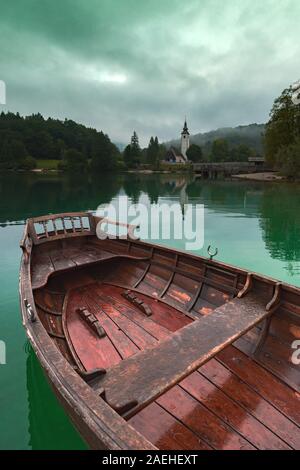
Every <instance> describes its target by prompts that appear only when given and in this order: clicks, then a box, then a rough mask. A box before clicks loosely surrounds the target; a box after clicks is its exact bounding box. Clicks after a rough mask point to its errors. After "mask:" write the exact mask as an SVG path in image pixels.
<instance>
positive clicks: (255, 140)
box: [165, 124, 265, 154]
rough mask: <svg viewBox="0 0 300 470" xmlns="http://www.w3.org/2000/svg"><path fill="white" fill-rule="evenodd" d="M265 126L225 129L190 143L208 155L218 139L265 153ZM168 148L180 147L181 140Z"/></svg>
mask: <svg viewBox="0 0 300 470" xmlns="http://www.w3.org/2000/svg"><path fill="white" fill-rule="evenodd" d="M264 129H265V125H264V124H249V125H247V126H237V127H223V128H220V129H216V130H213V131H209V132H204V133H199V134H194V135H191V136H190V143H192V144H197V145H200V146H201V147H202V148H203V150H204V153H208V152H209V150H210V146H211V144H212V142H213V141H214V140H216V139H226V140H227V141H228V142H229V146H230V147H234V146H236V145H240V144H245V145H248V146H249V147H252V148H254V149H255V150H256V151H257V152H258V153H260V154H262V153H263V142H262V136H263V133H264ZM165 146H166V147H167V148H169V147H171V146H174V147H178V148H179V147H180V139H176V140H170V141H169V142H165Z"/></svg>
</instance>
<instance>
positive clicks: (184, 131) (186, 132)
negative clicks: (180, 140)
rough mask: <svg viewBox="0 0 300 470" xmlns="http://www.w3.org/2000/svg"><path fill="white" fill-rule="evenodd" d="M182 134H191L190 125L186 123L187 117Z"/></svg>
mask: <svg viewBox="0 0 300 470" xmlns="http://www.w3.org/2000/svg"><path fill="white" fill-rule="evenodd" d="M182 134H188V135H190V133H189V130H188V126H187V123H186V118H185V120H184V125H183V130H182Z"/></svg>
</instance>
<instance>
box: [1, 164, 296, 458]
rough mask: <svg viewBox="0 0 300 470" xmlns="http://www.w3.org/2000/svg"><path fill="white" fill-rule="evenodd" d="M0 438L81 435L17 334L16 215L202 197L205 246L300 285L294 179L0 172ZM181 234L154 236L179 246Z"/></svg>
mask: <svg viewBox="0 0 300 470" xmlns="http://www.w3.org/2000/svg"><path fill="white" fill-rule="evenodd" d="M0 195H1V199H0V246H1V258H0V260H1V261H0V296H1V303H0V305H1V307H0V340H2V341H4V342H5V344H6V365H0V407H1V411H0V448H1V449H81V448H85V444H84V443H83V442H82V440H81V438H80V437H79V436H78V434H77V432H76V431H75V430H74V428H73V426H72V424H71V423H70V422H69V420H68V418H67V417H66V415H65V413H64V411H63V410H62V409H61V407H60V405H59V404H58V403H57V401H56V398H55V397H54V395H53V393H52V391H51V389H50V387H49V385H48V383H47V382H46V380H45V378H44V375H43V372H42V371H41V369H40V366H39V364H38V362H37V360H36V358H35V356H34V354H33V353H32V351H31V349H30V347H29V346H28V343H27V341H26V338H25V334H24V331H23V328H22V325H21V321H20V313H19V299H18V275H19V263H20V254H21V251H20V249H19V240H20V238H21V234H22V230H23V225H24V220H25V219H26V218H27V217H30V216H37V215H42V214H46V213H50V212H51V213H58V212H66V211H81V210H96V209H97V207H98V206H99V205H100V204H103V203H109V202H111V201H113V202H114V204H116V201H117V200H118V198H119V197H120V196H125V195H127V196H128V198H130V200H131V201H132V202H134V203H138V202H143V203H145V204H146V205H148V206H149V205H150V204H156V203H158V202H160V203H162V202H166V203H167V204H170V203H173V202H179V203H181V205H183V204H184V203H189V204H191V205H193V206H194V205H195V204H204V207H205V219H204V221H205V245H204V248H203V249H202V250H199V254H203V255H206V248H207V246H208V245H209V244H212V245H213V246H214V247H215V246H216V247H218V249H219V254H218V257H217V258H218V259H219V260H222V261H225V262H228V263H231V264H235V265H237V266H241V267H243V268H246V269H248V270H254V271H258V272H260V273H263V274H266V275H269V276H272V277H275V278H278V279H281V280H283V281H286V282H289V283H291V284H295V285H297V286H300V236H299V234H300V185H297V184H285V183H274V184H273V183H267V184H263V183H253V182H241V181H207V180H205V181H203V180H193V178H191V177H175V176H169V175H147V176H146V175H133V174H132V175H129V174H128V175H111V174H105V175H103V177H101V178H100V177H99V178H93V179H90V180H86V179H82V178H76V179H74V178H69V177H66V176H60V175H55V174H53V175H36V174H25V173H24V174H18V175H16V174H13V173H9V174H1V175H0ZM185 241H186V240H167V241H165V240H164V241H162V243H165V244H167V245H171V246H174V247H177V248H180V249H184V248H185Z"/></svg>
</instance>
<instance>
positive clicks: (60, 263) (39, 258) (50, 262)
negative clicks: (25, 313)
mask: <svg viewBox="0 0 300 470" xmlns="http://www.w3.org/2000/svg"><path fill="white" fill-rule="evenodd" d="M34 256H35V260H34V263H32V266H33V268H32V272H31V282H32V288H33V289H39V288H41V287H43V286H45V285H46V283H47V281H48V278H49V276H50V275H51V274H53V273H54V272H61V271H66V270H69V269H75V268H77V267H79V266H81V267H82V266H87V265H90V264H94V263H99V262H101V261H108V260H111V259H114V258H120V257H122V258H128V259H134V260H145V259H149V258H148V257H137V256H131V255H121V254H115V253H111V252H108V251H104V250H101V249H99V248H97V247H95V246H94V245H91V244H86V245H83V246H82V247H81V248H80V249H79V248H74V247H70V248H64V249H61V250H58V249H56V250H51V251H49V252H47V253H46V252H45V253H36V254H35V255H34Z"/></svg>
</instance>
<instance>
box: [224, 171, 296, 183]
mask: <svg viewBox="0 0 300 470" xmlns="http://www.w3.org/2000/svg"><path fill="white" fill-rule="evenodd" d="M231 178H233V179H237V180H246V181H260V182H266V183H269V182H271V183H274V182H287V181H288V179H287V178H286V177H285V176H282V175H280V174H279V173H278V172H276V171H263V172H260V173H245V174H240V175H232V176H231Z"/></svg>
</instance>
